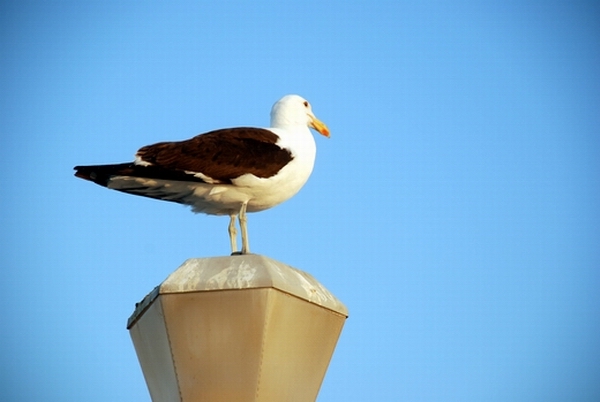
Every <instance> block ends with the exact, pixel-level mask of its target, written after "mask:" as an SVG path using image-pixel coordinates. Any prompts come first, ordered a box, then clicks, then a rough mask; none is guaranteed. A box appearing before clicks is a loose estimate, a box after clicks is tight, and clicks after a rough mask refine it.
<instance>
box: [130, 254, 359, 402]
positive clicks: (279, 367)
mask: <svg viewBox="0 0 600 402" xmlns="http://www.w3.org/2000/svg"><path fill="white" fill-rule="evenodd" d="M347 316H348V310H347V309H346V307H345V306H344V305H343V304H342V303H341V302H340V301H339V300H338V299H337V298H335V297H334V296H333V295H332V294H331V293H330V292H329V291H328V290H327V289H326V288H325V287H323V286H322V285H321V284H320V283H319V282H317V280H316V279H314V278H313V277H312V276H311V275H309V274H307V273H305V272H302V271H299V270H297V269H294V268H292V267H289V266H287V265H285V264H282V263H280V262H277V261H275V260H272V259H270V258H267V257H264V256H260V255H240V256H232V257H216V258H203V259H190V260H187V261H186V262H185V263H184V264H183V265H182V266H181V267H179V268H178V269H177V270H176V271H175V272H173V273H172V274H171V275H170V276H169V277H168V278H167V279H166V280H165V281H164V282H163V283H162V284H161V285H159V286H158V287H156V288H155V289H154V290H153V291H152V292H151V293H150V294H149V295H148V296H146V298H144V300H143V301H142V302H141V303H139V304H138V305H137V306H136V310H135V312H134V313H133V315H132V316H131V317H130V318H129V322H128V325H127V327H128V329H129V331H130V334H131V338H132V340H133V343H134V346H135V350H136V353H137V356H138V359H139V361H140V364H141V366H142V371H143V373H144V378H145V379H146V383H147V385H148V389H149V391H150V395H151V398H152V400H153V401H154V402H167V401H178V402H192V401H193V402H197V401H228V402H231V401H314V400H315V399H316V397H317V394H318V392H319V388H320V386H321V383H322V381H323V378H324V376H325V372H326V370H327V367H328V365H329V361H330V360H331V356H332V355H333V351H334V349H335V345H336V343H337V340H338V338H339V335H340V333H341V330H342V327H343V325H344V322H345V320H346V318H347Z"/></svg>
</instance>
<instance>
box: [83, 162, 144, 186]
mask: <svg viewBox="0 0 600 402" xmlns="http://www.w3.org/2000/svg"><path fill="white" fill-rule="evenodd" d="M74 169H75V177H79V178H80V179H84V180H89V181H91V182H94V183H96V184H99V185H101V186H103V187H106V186H107V185H108V182H109V180H110V178H111V177H113V176H127V175H129V174H131V173H132V171H133V170H134V164H133V163H131V162H129V163H119V164H116V165H91V166H75V167H74Z"/></svg>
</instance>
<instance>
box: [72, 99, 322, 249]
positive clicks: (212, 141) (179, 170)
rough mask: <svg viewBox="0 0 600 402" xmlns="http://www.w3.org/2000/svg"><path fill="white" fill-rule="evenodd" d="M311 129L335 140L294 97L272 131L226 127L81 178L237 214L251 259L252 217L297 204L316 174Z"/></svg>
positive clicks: (232, 228) (85, 169)
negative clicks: (249, 216)
mask: <svg viewBox="0 0 600 402" xmlns="http://www.w3.org/2000/svg"><path fill="white" fill-rule="evenodd" d="M309 128H312V129H314V130H316V131H317V132H319V133H320V134H322V135H324V136H325V137H329V129H328V128H327V126H326V125H325V123H323V122H322V121H320V120H319V119H317V117H316V116H315V114H314V113H313V111H312V107H311V105H310V103H309V102H308V101H307V100H306V99H304V98H302V97H301V96H298V95H286V96H284V97H283V98H281V99H279V100H278V101H277V102H275V104H274V105H273V107H272V109H271V126H270V128H256V127H235V128H223V129H218V130H214V131H210V132H207V133H204V134H199V135H197V136H195V137H193V138H191V139H189V140H185V141H176V142H160V143H157V144H153V145H147V146H145V147H142V148H140V149H139V150H138V151H137V153H136V154H135V159H134V161H133V162H128V163H120V164H112V165H91V166H76V167H75V171H76V172H75V176H76V177H79V178H81V179H85V180H89V181H91V182H94V183H96V184H99V185H101V186H103V187H106V188H109V189H112V190H118V191H122V192H125V193H129V194H134V195H140V196H144V197H150V198H155V199H159V200H163V201H171V202H176V203H180V204H184V205H188V206H190V207H191V208H192V211H193V212H195V213H205V214H209V215H229V218H230V219H229V226H228V232H229V241H230V245H231V253H232V255H235V254H247V253H249V252H250V245H249V241H248V227H247V217H246V213H247V212H258V211H264V210H266V209H269V208H272V207H274V206H276V205H278V204H281V203H282V202H284V201H286V200H288V199H290V198H291V197H293V196H294V195H295V194H296V193H297V192H298V191H299V190H300V189H301V188H302V186H304V184H305V183H306V181H307V180H308V178H309V176H310V174H311V173H312V170H313V167H314V163H315V156H316V144H315V140H314V138H313V136H312V134H311V132H310V129H309ZM236 218H238V219H239V226H240V230H241V238H242V249H241V251H238V247H237V228H236Z"/></svg>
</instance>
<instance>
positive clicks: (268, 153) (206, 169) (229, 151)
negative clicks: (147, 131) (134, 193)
mask: <svg viewBox="0 0 600 402" xmlns="http://www.w3.org/2000/svg"><path fill="white" fill-rule="evenodd" d="M278 139H279V137H278V136H277V135H276V134H275V133H273V132H271V131H269V130H265V129H261V128H252V127H239V128H228V129H221V130H215V131H211V132H208V133H206V134H200V135H198V136H196V137H194V138H191V139H189V140H186V141H179V142H161V143H158V144H154V145H148V146H145V147H143V148H141V149H140V150H139V151H138V152H137V157H139V158H140V159H141V160H142V161H144V162H147V163H149V164H150V165H151V166H149V167H155V168H160V169H164V170H166V171H175V172H182V173H183V172H191V173H192V174H193V173H202V174H203V175H204V176H207V177H209V178H211V179H212V180H214V181H219V182H223V183H228V182H231V180H232V179H235V178H236V177H239V176H241V175H243V174H246V173H251V174H253V175H255V176H257V177H261V178H268V177H271V176H274V175H275V174H277V172H279V171H280V170H281V168H283V167H284V166H285V165H286V164H287V163H289V162H290V161H291V160H292V159H293V156H292V154H291V152H290V151H289V150H287V149H282V148H280V147H279V146H278V145H276V142H277V140H278ZM188 174H189V173H188Z"/></svg>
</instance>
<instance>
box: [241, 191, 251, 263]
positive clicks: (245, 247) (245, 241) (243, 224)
mask: <svg viewBox="0 0 600 402" xmlns="http://www.w3.org/2000/svg"><path fill="white" fill-rule="evenodd" d="M247 207H248V203H246V202H245V203H243V204H242V207H241V208H240V216H239V219H240V229H242V254H248V253H249V252H250V244H249V242H248V226H247V223H248V218H247V217H246V208H247Z"/></svg>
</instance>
